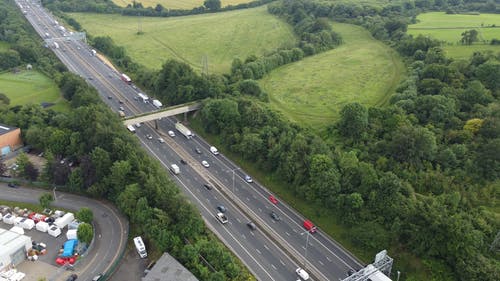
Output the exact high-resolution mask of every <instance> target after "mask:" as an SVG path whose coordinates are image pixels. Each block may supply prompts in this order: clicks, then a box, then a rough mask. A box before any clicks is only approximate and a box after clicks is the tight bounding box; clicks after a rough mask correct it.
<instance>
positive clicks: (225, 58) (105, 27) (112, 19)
mask: <svg viewBox="0 0 500 281" xmlns="http://www.w3.org/2000/svg"><path fill="white" fill-rule="evenodd" d="M71 16H72V17H74V18H75V19H76V20H77V21H78V22H80V23H81V24H82V26H83V27H84V28H85V29H86V30H87V31H88V32H90V33H91V34H93V35H109V36H110V37H112V38H113V40H114V41H115V42H116V43H117V44H118V45H120V46H124V47H125V48H126V50H127V53H128V54H129V55H130V56H131V57H132V58H133V60H134V61H136V62H139V63H142V64H144V65H146V66H148V67H151V68H155V69H159V68H160V67H161V65H162V64H163V63H164V62H165V61H166V60H167V59H169V58H174V59H177V60H180V61H184V62H186V63H188V64H190V65H191V66H192V67H193V68H194V69H196V70H200V69H201V65H202V60H203V57H204V56H205V55H206V57H207V60H208V70H209V72H211V73H213V72H217V73H222V72H229V69H230V66H231V63H232V61H233V59H234V58H235V57H239V58H242V59H245V58H246V57H247V56H248V55H251V54H255V55H261V54H263V53H265V52H267V51H270V50H274V49H276V48H277V47H280V46H290V45H293V44H294V42H295V37H294V34H293V31H292V29H291V27H290V26H289V25H288V24H286V23H285V22H284V21H282V20H280V19H278V18H276V17H274V16H272V15H270V14H269V13H268V12H267V10H266V7H264V6H263V7H258V8H253V9H245V10H237V11H231V12H224V13H214V14H203V15H197V16H187V17H172V18H141V25H142V31H143V32H144V34H141V35H137V26H138V18H137V17H122V16H119V15H103V14H86V13H85V14H84V13H80V14H71Z"/></svg>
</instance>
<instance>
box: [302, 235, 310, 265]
mask: <svg viewBox="0 0 500 281" xmlns="http://www.w3.org/2000/svg"><path fill="white" fill-rule="evenodd" d="M304 233H307V236H306V249H305V253H304V270H306V268H307V245H309V235H311V233H310V232H309V230H308V231H304V232H302V233H301V234H300V235H304Z"/></svg>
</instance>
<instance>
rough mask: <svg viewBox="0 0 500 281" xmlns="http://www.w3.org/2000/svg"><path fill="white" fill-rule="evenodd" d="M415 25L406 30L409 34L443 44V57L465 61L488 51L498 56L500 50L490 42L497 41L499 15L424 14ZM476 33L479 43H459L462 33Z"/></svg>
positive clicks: (498, 36) (498, 35) (419, 16)
mask: <svg viewBox="0 0 500 281" xmlns="http://www.w3.org/2000/svg"><path fill="white" fill-rule="evenodd" d="M417 21H418V23H416V24H412V25H409V26H408V34H412V35H418V34H422V35H426V36H430V37H434V38H436V39H438V40H441V41H444V42H445V44H444V46H443V47H444V50H445V51H446V55H447V56H449V57H452V58H468V57H470V56H471V55H472V54H473V53H474V52H477V51H487V50H491V51H493V52H500V46H498V45H497V46H493V45H489V42H490V41H491V39H493V38H496V39H500V15H499V14H481V15H461V14H457V15H448V14H445V13H443V12H432V13H423V14H420V15H418V16H417ZM471 29H475V30H477V31H478V33H479V36H478V37H479V38H478V39H479V42H476V43H475V44H473V45H470V46H466V45H462V44H461V43H460V40H461V39H462V33H463V32H464V31H466V30H471Z"/></svg>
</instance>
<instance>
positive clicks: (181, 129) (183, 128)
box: [175, 122, 193, 139]
mask: <svg viewBox="0 0 500 281" xmlns="http://www.w3.org/2000/svg"><path fill="white" fill-rule="evenodd" d="M175 128H176V129H177V131H179V132H181V134H183V135H184V136H185V137H186V138H187V139H190V138H192V137H193V133H192V132H191V130H189V129H188V128H187V127H186V126H184V124H182V123H181V122H177V123H175Z"/></svg>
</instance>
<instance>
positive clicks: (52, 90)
mask: <svg viewBox="0 0 500 281" xmlns="http://www.w3.org/2000/svg"><path fill="white" fill-rule="evenodd" d="M0 89H1V92H2V93H3V94H5V95H6V96H7V97H8V98H9V99H10V105H11V106H14V105H25V104H30V103H34V104H41V103H42V102H48V103H54V105H53V106H51V107H50V108H51V109H54V110H57V111H65V110H68V109H69V104H68V103H67V101H66V100H65V99H63V98H62V97H61V95H60V92H59V89H58V88H57V85H56V84H55V83H54V81H52V80H51V79H50V78H49V77H47V76H45V75H43V74H42V73H40V72H37V71H21V72H19V73H15V74H14V73H12V72H4V73H0Z"/></svg>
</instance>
